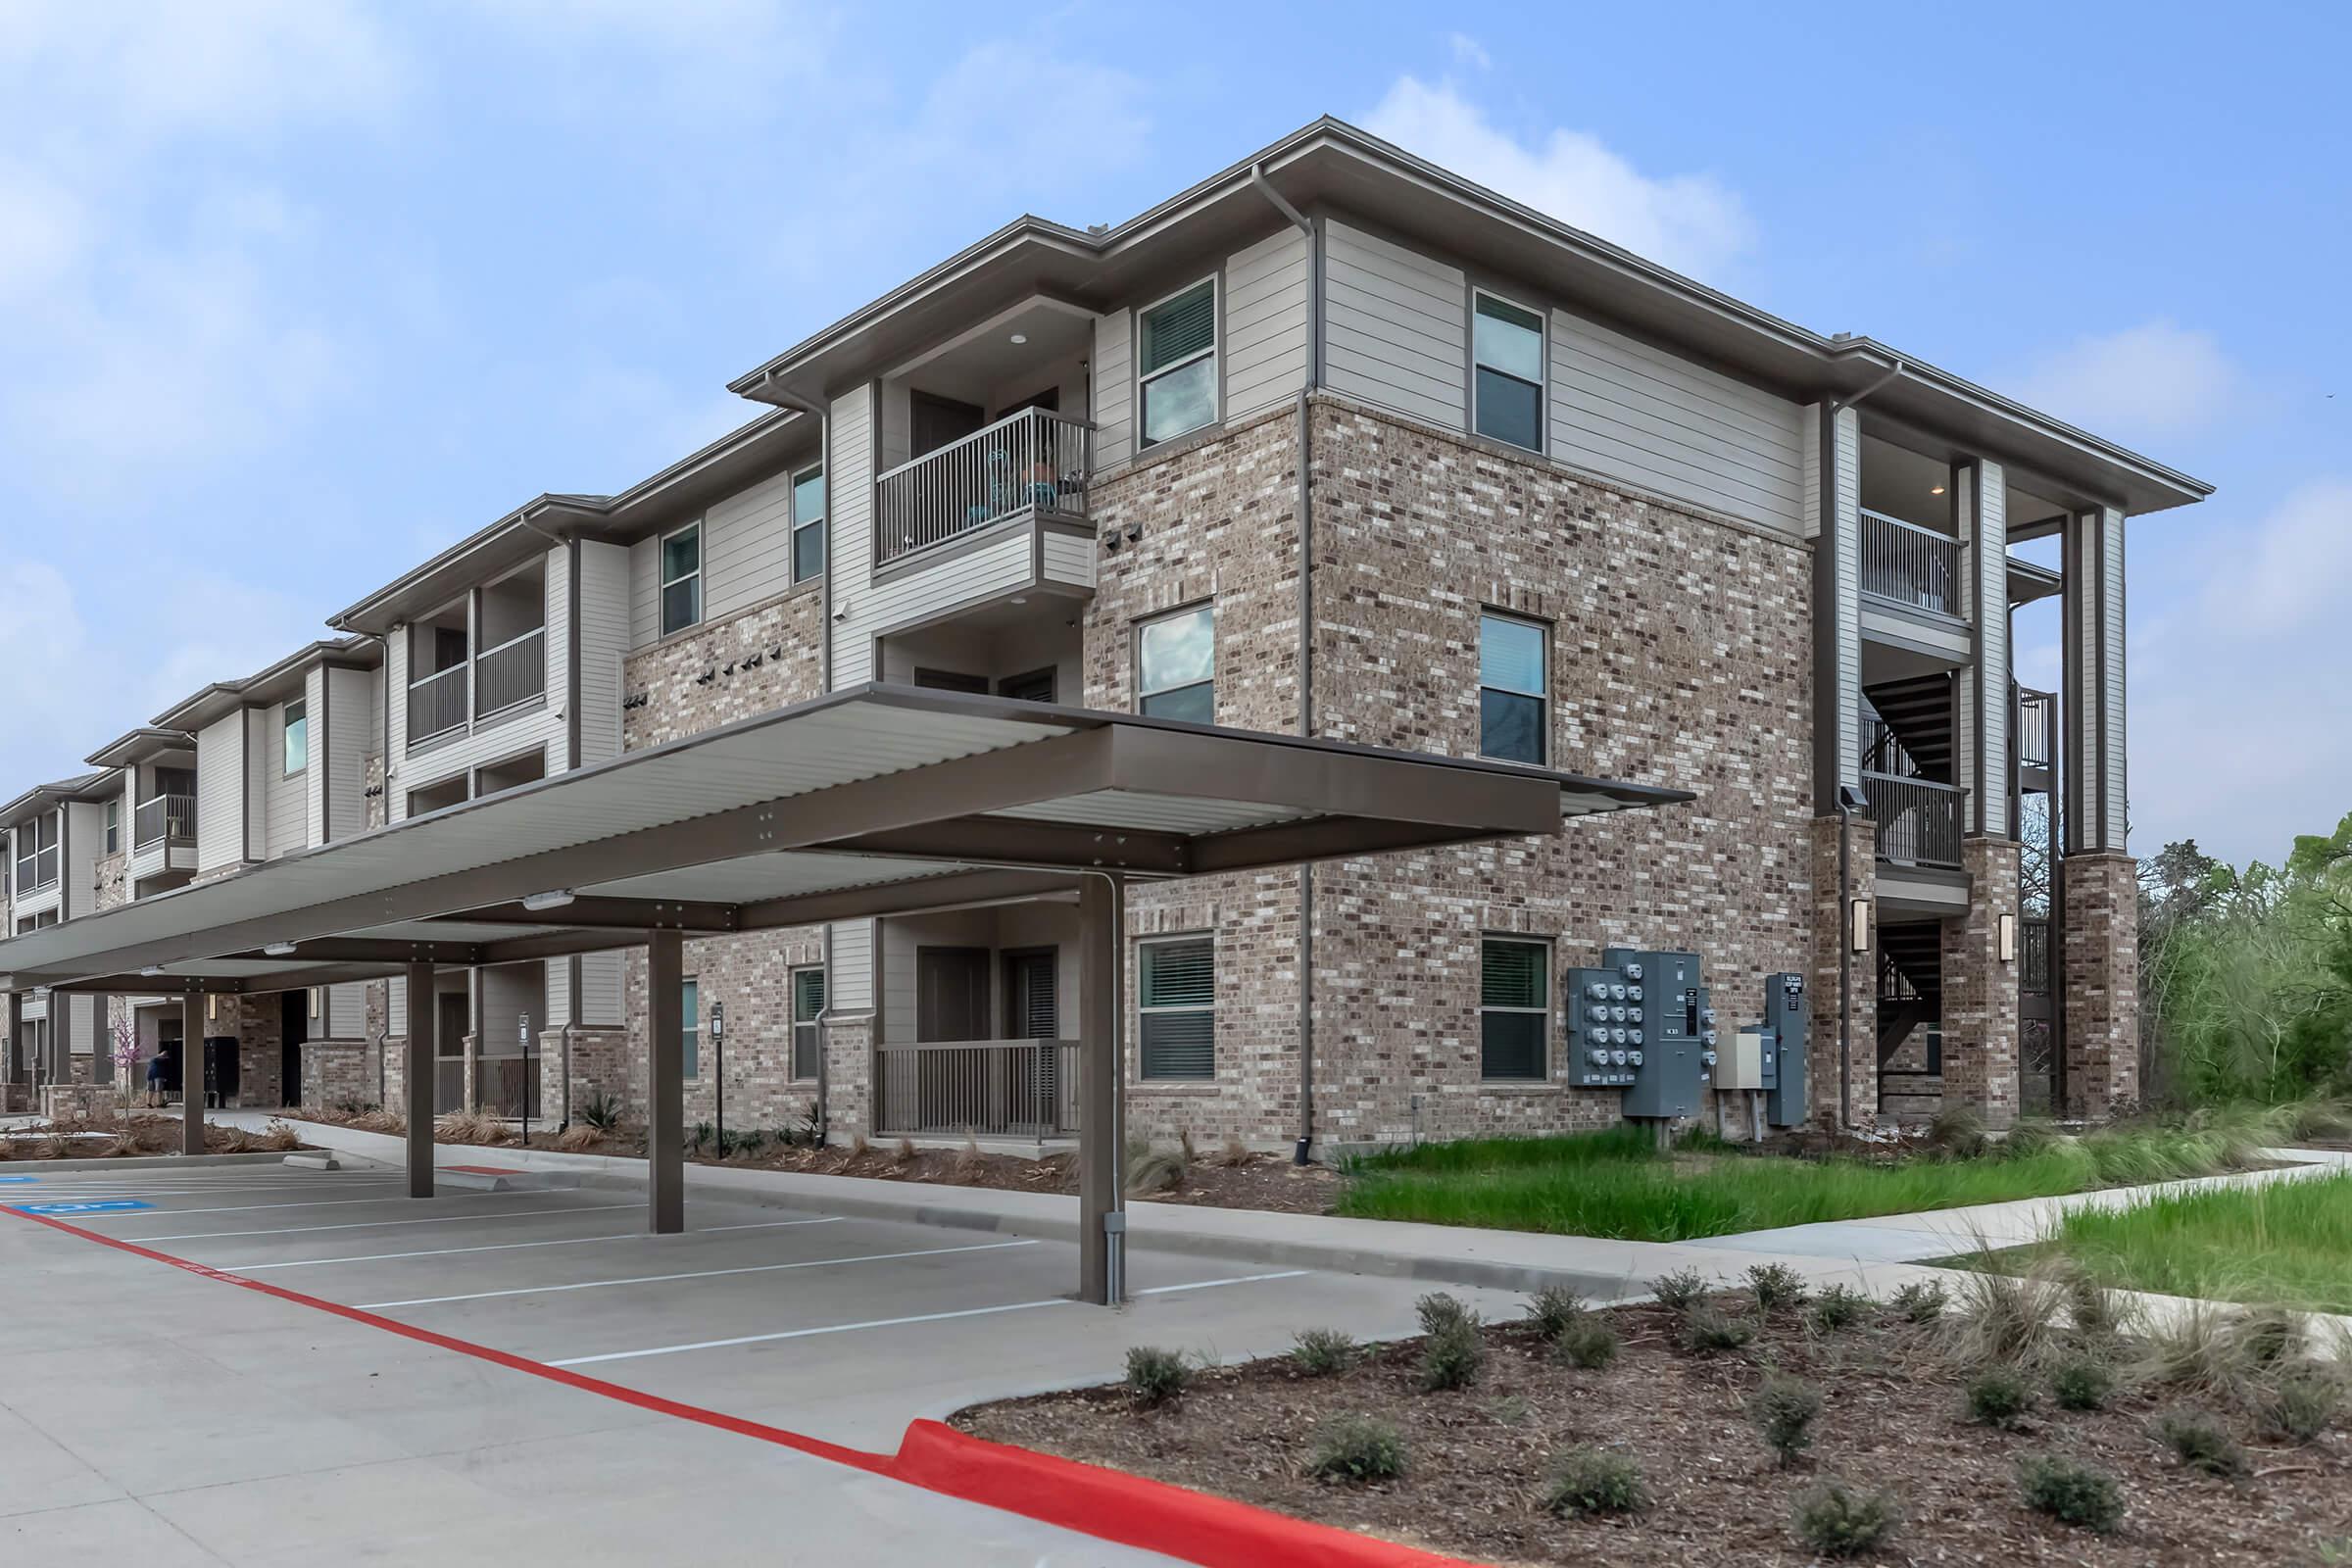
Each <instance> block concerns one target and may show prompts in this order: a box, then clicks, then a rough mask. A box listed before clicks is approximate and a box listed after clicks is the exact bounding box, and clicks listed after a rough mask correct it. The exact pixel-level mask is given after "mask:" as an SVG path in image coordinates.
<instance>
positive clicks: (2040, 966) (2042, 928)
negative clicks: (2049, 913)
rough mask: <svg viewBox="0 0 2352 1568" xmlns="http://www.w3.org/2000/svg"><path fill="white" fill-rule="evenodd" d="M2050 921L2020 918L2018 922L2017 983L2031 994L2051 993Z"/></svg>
mask: <svg viewBox="0 0 2352 1568" xmlns="http://www.w3.org/2000/svg"><path fill="white" fill-rule="evenodd" d="M2050 978H2051V976H2050V922H2049V921H2047V920H2020V921H2019V922H2018V923H2017V983H2018V985H2019V986H2020V987H2021V988H2023V989H2024V990H2025V991H2026V992H2027V993H2028V994H2029V995H2034V996H2041V995H2046V994H2047V993H2049V992H2050V991H2051V990H2052V989H2053V987H2052V986H2051V984H2050Z"/></svg>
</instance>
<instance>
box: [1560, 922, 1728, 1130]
mask: <svg viewBox="0 0 2352 1568" xmlns="http://www.w3.org/2000/svg"><path fill="white" fill-rule="evenodd" d="M1564 1001H1565V1007H1564V1008H1563V1011H1564V1013H1565V1022H1566V1029H1567V1037H1568V1081H1569V1082H1570V1083H1572V1084H1575V1085H1576V1086H1577V1087H1579V1088H1581V1089H1616V1090H1621V1091H1622V1092H1623V1093H1624V1095H1625V1114H1626V1115H1628V1116H1637V1117H1659V1118H1664V1117H1675V1116H1695V1115H1697V1114H1698V1102H1699V1095H1700V1092H1701V1091H1702V1090H1704V1089H1705V1087H1706V1085H1707V1081H1708V1077H1709V1075H1710V1073H1711V1072H1712V1070H1713V1068H1714V1065H1715V1059H1714V1058H1715V1014H1714V1011H1713V1009H1712V1008H1710V1007H1709V1006H1708V1005H1707V992H1706V988H1705V987H1704V986H1702V985H1700V984H1699V979H1698V955H1697V954H1695V953H1642V952H1636V951H1634V950H1632V949H1628V948H1611V949H1609V950H1608V951H1607V952H1606V953H1604V954H1602V955H1601V967H1599V968H1597V969H1571V970H1569V971H1568V990H1567V995H1566V997H1565V999H1564Z"/></svg>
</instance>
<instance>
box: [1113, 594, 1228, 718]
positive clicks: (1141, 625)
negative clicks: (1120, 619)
mask: <svg viewBox="0 0 2352 1568" xmlns="http://www.w3.org/2000/svg"><path fill="white" fill-rule="evenodd" d="M1202 612H1206V613H1207V615H1208V679H1206V680H1204V681H1200V680H1192V681H1186V682H1185V683H1184V684H1182V685H1180V686H1163V687H1161V688H1159V689H1158V690H1157V691H1146V690H1145V689H1144V633H1145V631H1146V630H1148V629H1149V628H1151V627H1153V626H1156V625H1159V624H1160V623H1161V622H1163V621H1170V620H1174V619H1176V618H1177V617H1178V616H1180V615H1192V614H1199V613H1202ZM1130 625H1131V626H1132V628H1133V633H1134V635H1133V637H1132V638H1131V639H1130V640H1131V641H1132V642H1133V644H1134V650H1133V658H1132V663H1133V668H1132V669H1131V670H1130V671H1129V681H1130V684H1131V686H1132V688H1133V692H1134V700H1133V704H1132V707H1133V710H1134V711H1136V712H1138V713H1141V712H1143V711H1144V703H1145V700H1146V699H1148V698H1152V697H1164V696H1166V695H1167V694H1168V693H1170V692H1181V691H1190V690H1191V689H1192V688H1193V687H1195V686H1206V687H1207V688H1208V713H1209V718H1208V721H1209V722H1210V723H1214V722H1216V713H1217V602H1216V600H1214V599H1201V600H1196V601H1194V602H1193V603H1192V604H1189V605H1179V606H1177V607H1176V608H1175V609H1173V610H1163V611H1161V612H1160V613H1157V614H1155V615H1145V616H1142V617H1141V618H1139V619H1137V620H1135V621H1133V622H1130Z"/></svg>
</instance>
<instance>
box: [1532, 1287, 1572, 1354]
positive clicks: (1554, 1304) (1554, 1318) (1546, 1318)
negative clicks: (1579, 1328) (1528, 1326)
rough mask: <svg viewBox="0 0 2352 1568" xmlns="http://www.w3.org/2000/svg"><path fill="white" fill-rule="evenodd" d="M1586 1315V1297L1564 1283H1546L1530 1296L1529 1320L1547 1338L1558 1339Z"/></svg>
mask: <svg viewBox="0 0 2352 1568" xmlns="http://www.w3.org/2000/svg"><path fill="white" fill-rule="evenodd" d="M1584 1315H1585V1299H1584V1298H1583V1297H1581V1296H1579V1295H1577V1294H1576V1293H1575V1292H1574V1291H1572V1290H1569V1289H1568V1288H1567V1287H1566V1286H1562V1285H1546V1286H1544V1288H1543V1289H1542V1290H1540V1291H1538V1292H1536V1294H1535V1295H1534V1296H1532V1297H1530V1298H1528V1307H1527V1316H1528V1321H1530V1322H1531V1323H1533V1324H1535V1326H1536V1329H1537V1332H1539V1333H1541V1334H1542V1335H1543V1336H1544V1338H1545V1339H1547V1340H1556V1339H1558V1338H1559V1337H1560V1335H1561V1333H1562V1332H1563V1331H1565V1330H1566V1329H1567V1328H1568V1326H1569V1325H1570V1324H1572V1323H1575V1322H1577V1321H1578V1320H1579V1319H1581V1318H1582V1317H1583V1316H1584Z"/></svg>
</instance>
